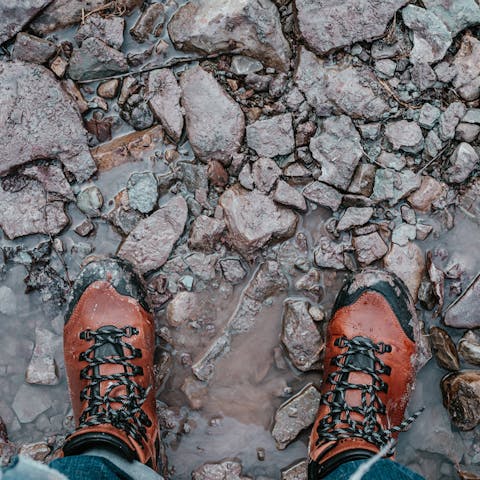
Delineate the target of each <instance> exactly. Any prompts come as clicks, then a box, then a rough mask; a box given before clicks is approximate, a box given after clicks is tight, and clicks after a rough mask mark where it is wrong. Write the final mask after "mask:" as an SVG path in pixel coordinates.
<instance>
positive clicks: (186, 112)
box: [0, 0, 480, 480]
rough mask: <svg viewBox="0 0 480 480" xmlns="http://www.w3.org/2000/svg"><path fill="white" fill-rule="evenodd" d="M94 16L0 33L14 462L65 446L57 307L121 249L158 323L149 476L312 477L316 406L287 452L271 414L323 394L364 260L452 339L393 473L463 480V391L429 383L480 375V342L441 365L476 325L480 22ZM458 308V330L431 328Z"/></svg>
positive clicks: (419, 16) (275, 8)
mask: <svg viewBox="0 0 480 480" xmlns="http://www.w3.org/2000/svg"><path fill="white" fill-rule="evenodd" d="M27 3H28V2H27ZM39 3H40V2H39ZM48 3H50V2H48V1H46V2H45V5H44V6H46V5H47V4H48ZM64 3H65V4H68V2H64ZM93 3H94V4H95V5H93V6H92V5H89V7H88V8H87V7H86V6H85V5H84V6H83V7H84V8H85V9H84V11H83V14H82V10H81V9H80V10H78V9H77V10H78V11H77V13H76V14H74V11H75V8H73V7H74V4H75V5H77V4H82V2H71V5H70V7H71V8H70V9H69V10H68V11H67V12H65V11H62V10H61V2H58V1H57V0H54V1H53V3H51V5H50V6H49V7H47V8H48V9H50V10H49V12H50V14H51V13H52V12H53V17H50V18H53V20H51V24H48V22H46V20H45V18H47V17H42V14H41V13H40V14H39V15H38V16H37V17H36V18H35V19H34V20H33V22H31V23H29V18H27V17H28V15H30V13H28V12H25V11H20V9H19V11H18V12H17V14H18V17H19V18H20V19H21V20H19V19H18V18H16V19H15V21H13V23H14V24H15V25H17V27H16V30H15V32H13V33H12V31H11V30H9V32H10V33H8V34H5V33H4V31H6V30H5V29H4V26H3V25H2V21H1V18H0V42H4V43H3V46H2V47H1V57H0V135H1V136H2V139H3V140H2V141H0V155H2V156H3V157H4V158H5V159H6V160H5V161H3V160H2V162H3V163H2V162H0V163H1V165H0V167H1V168H0V175H1V176H2V179H1V183H0V186H1V188H0V206H1V210H2V212H1V213H0V225H1V227H2V229H3V232H4V234H3V237H2V240H1V245H0V247H1V248H2V250H3V258H4V262H3V265H1V266H2V274H1V275H2V277H1V279H2V284H1V289H0V321H1V324H2V335H1V336H0V377H1V380H2V382H1V383H2V386H1V392H2V395H1V400H0V416H1V417H2V418H3V420H4V422H5V423H6V425H7V428H8V431H9V438H10V441H11V442H13V443H14V444H15V448H22V446H23V449H24V450H23V452H24V453H28V454H30V455H32V456H34V457H35V458H37V459H40V460H45V459H47V460H48V458H51V456H52V455H55V451H56V449H57V448H58V447H59V446H61V444H62V440H63V438H64V436H65V435H66V434H68V432H70V431H71V430H72V428H73V419H72V416H71V414H72V413H71V409H70V406H69V400H68V392H67V387H66V381H65V374H64V369H63V354H62V345H61V342H62V340H61V335H62V326H63V309H64V300H65V295H66V293H67V292H68V287H69V284H70V283H71V281H73V280H74V279H75V276H76V275H77V273H78V271H79V269H80V267H81V265H82V263H84V262H85V260H86V259H87V258H88V257H89V256H91V255H93V256H105V255H115V254H118V253H119V247H120V246H121V249H120V253H119V254H120V255H122V256H124V257H125V258H128V259H130V260H132V261H134V262H137V265H136V267H137V268H138V269H139V270H141V271H142V273H144V275H145V279H146V281H147V283H148V285H149V288H150V291H151V294H152V300H153V303H154V306H155V312H156V313H155V319H156V326H157V334H158V342H157V343H158V352H157V353H158V355H157V357H158V368H159V372H160V373H159V377H160V380H161V381H160V382H159V383H160V385H159V390H158V399H159V412H160V417H161V422H162V425H163V427H164V428H163V431H162V439H163V444H164V447H165V452H164V453H165V457H164V459H168V462H165V464H164V472H163V473H164V474H165V475H167V476H169V477H170V478H178V479H183V478H189V477H190V476H191V473H192V472H193V471H194V470H195V469H197V468H198V467H200V466H201V465H202V464H204V463H205V462H210V463H211V462H220V461H222V460H224V459H227V458H228V459H235V460H236V461H238V462H240V463H241V465H242V468H243V470H242V475H247V476H249V477H254V478H260V477H267V478H280V477H281V475H282V474H281V471H282V470H284V469H285V468H286V467H288V466H290V465H292V464H295V463H298V462H300V461H302V460H303V459H305V458H306V455H307V440H308V438H307V437H308V432H309V428H310V424H311V420H309V419H308V418H309V417H308V412H307V410H308V408H310V409H311V400H306V404H307V405H306V407H305V408H304V410H305V411H303V410H302V409H300V410H302V411H300V412H295V413H294V414H292V415H291V417H292V420H291V421H292V422H293V423H295V422H297V423H298V422H299V423H300V425H301V427H299V428H298V430H299V431H300V433H299V434H298V435H297V434H295V435H292V438H289V439H288V441H287V442H286V444H288V446H286V448H284V449H282V450H280V449H278V448H277V444H276V442H275V439H274V437H273V436H272V430H273V428H274V425H275V415H276V412H277V410H278V409H279V407H280V406H281V405H282V404H283V403H284V402H286V401H288V400H289V399H290V398H292V396H293V395H295V394H296V393H297V392H300V391H302V392H303V393H304V391H303V390H302V389H303V387H305V386H307V385H308V384H310V383H311V382H313V384H314V385H316V386H319V385H320V377H321V371H320V370H319V365H321V361H320V362H319V361H318V355H319V352H320V351H321V348H322V343H323V339H322V335H323V330H324V326H325V323H324V321H323V314H324V313H325V314H326V316H327V318H328V314H329V312H330V310H331V307H332V305H333V301H334V298H335V295H336V292H337V291H338V289H339V287H340V286H341V284H342V282H343V279H344V277H345V275H347V272H349V271H358V270H360V269H361V268H363V267H365V266H368V265H371V266H383V267H386V268H388V269H390V270H392V271H394V272H395V273H397V274H398V275H400V276H401V277H402V279H403V280H404V281H405V282H406V283H407V284H408V286H409V288H410V290H411V292H412V294H413V295H414V296H415V297H416V299H418V302H417V307H418V313H419V318H420V320H421V321H422V322H423V325H424V331H425V334H426V335H427V337H428V338H429V340H430V337H429V336H428V332H429V330H430V327H432V326H440V327H441V328H442V329H444V330H445V331H447V332H448V333H449V334H450V335H451V337H452V339H453V342H454V343H453V344H449V343H448V342H447V343H445V344H443V346H441V347H440V352H437V356H438V357H440V359H441V358H445V357H446V358H447V359H451V358H452V357H453V358H454V360H453V364H452V363H451V362H450V363H448V362H447V364H443V367H448V368H441V367H440V366H439V365H438V364H437V362H436V360H435V359H434V358H432V360H430V361H429V363H428V364H427V365H426V366H425V367H424V368H423V369H422V370H421V371H420V373H419V376H418V381H417V386H416V390H415V392H414V395H413V398H412V400H411V403H410V406H409V409H408V410H409V412H413V411H416V410H418V409H419V408H421V407H423V406H425V407H426V409H425V411H424V413H423V414H422V415H421V416H420V418H419V419H418V420H417V421H416V423H415V424H414V425H413V426H412V428H411V430H410V431H409V432H407V433H404V434H402V435H401V436H400V440H399V443H398V450H397V459H398V461H400V462H402V463H404V464H406V465H408V466H409V467H411V468H412V469H414V470H415V471H417V472H419V473H421V474H422V475H423V476H425V478H426V479H427V480H434V479H435V480H437V479H451V478H480V477H467V476H464V477H458V474H457V470H458V469H460V470H462V469H463V470H471V471H473V470H474V469H475V467H476V465H477V464H478V463H480V457H479V456H478V455H479V452H480V446H479V445H480V444H479V442H478V439H477V437H478V433H477V430H476V429H475V428H471V427H472V426H473V427H475V426H476V424H477V423H479V422H480V416H479V414H478V411H480V410H479V409H477V408H476V406H477V405H478V406H480V387H478V385H480V383H479V382H478V381H477V383H475V380H476V377H475V378H473V380H472V379H471V378H470V379H469V380H468V381H467V380H466V381H465V382H466V384H467V387H466V388H465V389H464V390H462V391H460V392H453V391H452V398H453V399H454V400H457V403H455V402H453V401H452V402H450V403H448V402H447V403H448V405H447V407H449V408H448V409H447V408H445V407H444V405H443V398H442V391H441V389H440V382H441V379H442V377H443V376H444V375H445V374H446V373H447V371H448V370H452V371H457V370H459V369H469V370H471V372H473V373H472V374H473V375H480V373H479V372H478V371H477V370H475V368H476V367H475V365H479V364H480V346H479V345H480V341H479V343H478V344H476V343H475V342H473V349H474V350H475V348H477V349H478V350H477V351H478V353H477V354H476V355H477V356H475V354H474V355H473V358H469V361H470V363H467V362H466V361H465V359H464V357H462V356H460V361H459V360H458V357H457V360H456V363H455V356H456V351H455V345H456V344H458V342H459V341H460V339H461V338H462V336H463V335H464V334H465V332H466V331H467V330H473V331H474V332H475V328H478V327H480V321H479V320H478V314H477V313H476V312H478V309H477V308H476V307H478V305H479V297H478V287H477V286H476V284H473V285H470V282H471V281H472V280H474V279H475V278H476V276H477V274H478V272H479V271H480V256H479V255H478V249H479V240H478V239H479V238H480V223H479V218H480V217H479V213H480V204H479V200H478V199H479V194H480V187H479V182H478V171H479V168H478V167H479V156H478V153H479V152H478V134H479V132H480V108H479V106H480V104H479V100H478V86H477V85H478V84H480V83H478V84H477V83H476V82H480V69H478V70H477V67H476V65H477V64H478V61H477V56H478V55H480V53H479V51H480V47H478V45H477V44H480V43H479V40H477V36H478V34H477V33H478V32H477V30H476V29H477V25H478V24H480V9H479V8H478V5H477V4H476V3H475V2H473V0H472V1H468V0H462V1H461V2H459V4H460V3H461V4H462V8H463V12H468V15H467V16H465V15H463V13H462V12H461V11H460V10H461V9H460V10H459V11H457V10H456V9H452V10H451V11H447V13H445V10H444V9H442V8H443V7H442V5H443V4H444V3H445V2H442V1H441V0H435V1H434V0H430V1H429V2H424V3H425V5H423V4H422V5H420V6H418V5H413V4H412V5H410V6H408V7H406V8H405V9H403V10H399V8H400V7H401V6H403V5H406V4H407V3H408V2H398V4H396V5H394V4H395V2H384V4H383V5H382V7H381V8H380V11H378V12H376V14H374V13H372V5H374V4H375V2H372V1H369V0H358V1H356V2H352V3H355V4H358V5H357V6H358V8H360V7H361V8H360V10H357V11H362V12H363V13H362V15H363V16H364V17H363V21H362V28H361V29H358V28H357V27H358V25H356V22H355V21H352V22H351V24H350V25H349V26H348V28H346V29H344V30H342V29H340V30H339V31H336V30H335V29H333V30H332V29H328V28H326V27H325V25H324V24H323V20H322V19H323V18H327V19H328V18H333V19H335V24H337V23H339V24H341V21H340V19H341V18H342V16H345V17H346V18H351V15H352V13H351V12H348V11H346V12H345V11H343V10H342V8H341V6H337V7H338V8H333V7H332V6H328V5H327V3H328V2H323V1H320V0H318V2H316V3H315V2H313V5H316V6H314V7H311V8H313V11H310V12H309V11H308V8H309V7H308V5H307V4H308V2H305V1H304V0H297V1H295V2H289V1H288V0H287V1H285V0H279V1H278V2H276V3H271V2H270V1H268V0H265V1H263V2H256V1H251V2H250V1H248V0H243V1H242V2H233V1H232V2H231V1H226V2H224V4H222V6H220V5H219V2H215V1H214V0H202V1H201V2H198V5H197V3H196V2H176V3H175V2H174V1H166V2H158V3H152V2H150V3H149V2H145V4H142V2H141V1H137V2H135V1H127V0H124V1H120V2H108V3H107V2H102V1H97V2H96V3H95V2H93ZM400 3H401V5H400ZM140 4H142V5H140ZM184 4H187V7H186V9H185V8H184V9H182V8H181V7H182V5H184ZM2 5H3V4H2V2H1V0H0V13H1V12H2V8H4V7H3V6H2ZM159 5H160V7H159ZM192 5H193V6H192ZM195 5H196V7H195ZM194 7H195V8H194ZM424 7H425V8H424ZM89 8H90V9H91V8H94V9H96V11H95V12H93V13H91V14H89V13H88V12H89ZM196 8H197V10H196ZM55 12H56V13H55ZM33 15H35V14H34V13H32V16H33ZM82 15H83V16H82ZM349 15H350V17H349ZM172 16H173V19H172ZM139 18H141V21H140V22H138V20H139ZM353 18H356V17H353ZM372 18H373V20H372ZM425 18H427V19H428V21H427V20H425ZM120 19H122V20H124V21H125V24H124V25H120V27H119V26H118V25H116V22H118V21H119V20H120ZM199 19H201V20H202V21H199ZM312 19H315V20H312ZM24 24H25V25H26V26H24ZM167 25H168V28H167ZM431 25H433V27H432V26H431ZM2 28H3V30H2ZM132 28H133V32H134V33H133V34H131V33H129V32H130V31H131V29H132ZM325 28H326V29H325ZM322 29H324V31H325V32H327V33H328V34H327V33H325V35H324V36H323V37H322V36H321V38H319V37H318V36H317V35H316V33H315V32H317V31H322ZM430 29H431V30H430ZM469 29H470V30H469ZM16 32H20V33H18V34H17V36H16V37H15V36H14V35H15V33H16ZM22 32H23V33H22ZM119 32H120V33H119ZM121 32H124V34H123V33H121ZM25 33H28V35H29V36H28V37H26V36H25ZM2 35H4V36H2ZM22 35H24V37H23V38H22ZM30 35H32V37H30ZM33 35H35V36H33ZM377 38H378V40H374V39H377ZM422 39H426V40H425V41H422ZM44 40H48V42H44ZM22 42H25V43H26V45H27V48H26V49H24V50H22ZM49 42H50V43H49ZM82 42H83V43H82ZM174 44H175V45H174ZM120 45H121V46H120ZM422 48H423V50H422ZM477 50H479V51H477ZM243 54H244V55H249V57H243V56H242V55H243ZM419 58H420V59H421V61H419ZM23 61H25V63H23ZM38 65H44V67H39V66H38ZM63 67H65V68H63ZM67 67H68V68H67ZM160 67H167V68H162V69H161V70H160ZM47 70H51V71H53V72H54V73H55V76H54V75H53V74H50V73H48V74H47ZM138 72H143V73H138ZM159 72H160V73H159ZM99 78H101V79H103V80H102V81H99V80H96V79H99ZM117 80H118V82H117ZM36 82H38V83H36ZM62 89H64V90H66V91H67V92H69V93H68V94H66V93H64V90H62ZM72 93H73V95H74V97H73V98H74V99H73V98H72V97H71V96H69V95H71V94H72ZM37 106H38V108H36V107H37ZM34 107H35V108H34ZM399 122H402V123H399ZM84 127H85V128H86V129H87V130H88V133H85V132H84V130H83V129H84ZM52 132H55V133H54V134H52ZM72 132H76V133H75V136H73V133H72ZM79 132H80V133H79ZM130 134H132V135H131V136H129V137H126V138H125V137H124V136H125V135H130ZM112 139H113V142H114V143H109V142H111V141H112ZM115 142H116V143H115ZM24 145H28V146H30V147H31V148H30V147H29V148H30V149H29V148H20V147H22V146H24ZM72 159H73V160H72ZM95 169H98V171H97V172H96V173H93V171H94V170H95ZM136 174H137V175H136ZM138 174H142V175H140V176H139V175H138ZM132 175H133V176H132ZM99 192H100V193H99ZM122 192H123V193H122ZM100 194H101V195H100ZM184 200H185V201H184ZM185 202H186V203H185ZM169 209H173V211H174V212H175V215H174V217H175V219H174V220H172V219H171V218H170V217H169V215H168V213H166V212H169V211H170V210H169ZM183 215H184V217H185V219H183ZM146 222H147V223H148V222H151V225H153V227H154V228H153V231H157V232H158V231H160V232H167V236H166V237H156V236H155V235H151V236H150V237H148V236H147V237H145V233H144V232H145V231H148V229H146V227H145V225H146V224H147V223H146ZM132 231H134V233H133V234H132V233H131V232H132ZM151 231H152V230H150V232H151ZM139 238H140V240H138V239H139ZM122 242H123V243H122ZM139 252H143V254H144V255H143V256H142V255H140V253H139ZM429 255H430V257H429ZM429 258H431V259H432V260H431V261H429ZM425 262H426V263H425ZM432 262H433V267H432V265H431V263H432ZM462 292H467V294H466V295H463V296H462V297H461V299H460V300H459V301H458V302H457V303H458V305H459V306H460V307H462V308H463V309H464V310H465V311H466V312H467V314H466V315H459V314H456V309H455V308H454V307H452V308H450V309H449V308H448V306H449V305H450V304H452V302H453V301H455V300H456V299H457V298H459V296H460V295H461V294H462ZM468 292H473V294H469V293H468ZM287 300H288V302H289V303H288V304H289V305H291V304H293V305H294V306H296V307H297V308H298V309H299V310H294V311H295V312H298V311H300V312H304V313H303V317H302V318H303V320H304V322H305V323H303V324H301V325H302V326H301V327H300V330H301V329H302V328H304V329H306V330H308V328H310V329H311V330H309V331H310V332H312V331H315V334H316V335H318V339H317V337H316V336H315V335H310V336H308V335H307V337H308V338H310V343H309V344H308V345H307V346H305V352H306V353H305V352H300V353H301V354H302V355H304V356H303V357H302V356H301V355H300V354H299V353H298V351H295V350H294V349H293V350H291V349H289V347H288V345H292V344H293V343H294V341H295V339H294V338H293V337H294V335H295V334H298V335H299V336H301V334H302V331H300V332H294V333H293V334H292V333H291V332H290V333H288V334H284V335H283V336H282V325H284V324H285V322H286V321H287V320H286V317H287V315H286V313H285V312H286V310H287V308H286V307H285V302H286V301H287ZM440 301H443V303H444V307H443V309H442V308H440V311H438V312H437V311H436V308H437V305H438V304H439V302H440ZM291 302H293V303H291ZM305 302H308V303H307V304H305ZM305 305H307V307H305ZM302 308H303V310H302ZM457 309H458V308H457ZM448 312H450V313H448ZM294 315H295V314H294ZM298 315H300V316H301V314H298ZM445 321H446V322H447V323H448V324H449V326H446V325H445ZM455 327H458V328H455ZM283 328H284V329H285V327H283ZM303 333H304V332H303ZM222 339H223V340H225V342H226V344H227V347H226V348H225V349H222V350H221V352H220V353H215V352H214V350H212V348H213V347H214V346H218V345H219V340H222ZM452 345H453V347H452ZM212 352H213V353H212ZM209 353H210V355H209ZM440 361H441V360H440ZM459 375H461V374H459ZM469 386H470V387H471V388H470V390H469V389H468V387H469ZM444 396H445V392H444ZM301 398H304V397H302V395H301ZM462 402H464V403H462ZM469 402H470V403H469ZM455 405H457V406H455ZM458 405H460V406H458ZM462 408H463V410H462ZM452 413H453V414H456V415H460V418H457V420H456V421H455V422H452V421H451V416H450V415H451V414H452ZM467 420H468V421H469V422H470V427H469V431H462V430H461V428H463V427H462V425H464V424H465V422H466V421H467ZM462 422H463V423H462ZM277 423H280V422H277ZM286 427H289V420H288V418H287V421H286ZM276 428H280V427H279V426H278V425H277V427H276ZM463 430H465V428H463ZM280 443H281V442H280ZM25 445H27V446H26V447H25ZM12 451H13V450H12V449H10V450H8V449H6V448H4V449H3V450H2V452H3V460H4V461H6V460H7V457H8V454H9V453H12ZM301 472H302V471H301ZM284 476H286V477H287V478H291V479H292V480H293V477H292V476H291V475H290V476H289V475H287V474H284ZM206 478H209V477H208V475H207V477H206ZM300 478H305V476H304V472H303V473H302V474H301V475H300Z"/></svg>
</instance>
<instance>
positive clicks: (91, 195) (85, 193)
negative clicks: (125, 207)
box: [77, 186, 103, 216]
mask: <svg viewBox="0 0 480 480" xmlns="http://www.w3.org/2000/svg"><path fill="white" fill-rule="evenodd" d="M77 207H78V208H79V209H80V210H81V211H82V212H83V213H84V214H85V215H89V216H98V215H100V209H101V208H102V207H103V195H102V192H101V191H100V189H99V188H98V187H96V186H91V187H87V188H85V189H83V190H81V191H80V193H79V194H78V195H77Z"/></svg>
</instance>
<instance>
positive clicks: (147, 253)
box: [118, 195, 188, 273]
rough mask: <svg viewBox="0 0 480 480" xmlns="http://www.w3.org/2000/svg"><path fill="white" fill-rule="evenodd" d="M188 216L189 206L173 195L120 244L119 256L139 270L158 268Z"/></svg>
mask: <svg viewBox="0 0 480 480" xmlns="http://www.w3.org/2000/svg"><path fill="white" fill-rule="evenodd" d="M187 215H188V207H187V203H186V202H185V200H184V199H183V197H181V196H180V195H178V196H176V197H173V198H172V199H171V200H170V201H169V202H167V203H166V204H165V205H163V206H162V207H160V208H159V209H158V210H157V211H156V212H154V213H153V214H152V215H150V217H148V218H146V219H144V220H141V221H140V222H139V223H138V225H137V226H136V227H135V228H134V229H133V230H132V232H131V233H130V235H129V236H128V237H127V239H126V240H125V242H124V243H123V244H122V245H121V246H120V249H119V250H118V255H119V256H120V257H121V258H124V259H125V260H128V261H130V262H132V263H133V264H134V265H135V266H136V267H137V268H138V269H139V270H140V271H141V272H142V273H147V272H150V271H152V270H156V269H158V268H160V267H161V266H162V265H163V264H164V263H165V262H166V261H167V260H168V257H169V256H170V252H171V251H172V249H173V246H174V244H175V242H176V241H177V240H178V238H179V237H180V235H181V234H182V233H183V229H184V228H185V223H186V221H187Z"/></svg>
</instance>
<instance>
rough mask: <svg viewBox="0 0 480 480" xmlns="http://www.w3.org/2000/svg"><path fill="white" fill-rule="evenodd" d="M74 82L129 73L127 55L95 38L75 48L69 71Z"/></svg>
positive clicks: (88, 39)
mask: <svg viewBox="0 0 480 480" xmlns="http://www.w3.org/2000/svg"><path fill="white" fill-rule="evenodd" d="M68 72H69V74H70V77H71V78H72V79H73V80H92V79H94V78H102V77H107V76H109V75H116V74H119V73H125V72H128V64H127V59H126V57H125V55H124V54H123V53H122V52H119V51H118V50H115V49H114V48H112V47H109V46H108V45H107V44H106V43H105V42H102V40H99V39H98V38H95V37H90V38H87V39H86V40H84V41H83V42H82V46H81V47H80V48H74V50H73V54H72V57H71V58H70V67H69V69H68Z"/></svg>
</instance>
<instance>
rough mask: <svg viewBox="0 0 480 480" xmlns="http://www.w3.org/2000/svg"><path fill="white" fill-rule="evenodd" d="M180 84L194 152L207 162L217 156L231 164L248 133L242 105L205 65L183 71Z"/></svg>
mask: <svg viewBox="0 0 480 480" xmlns="http://www.w3.org/2000/svg"><path fill="white" fill-rule="evenodd" d="M180 85H181V88H182V92H183V106H184V108H185V119H186V124H187V134H188V138H189V140H190V144H191V145H192V148H193V151H194V152H195V154H196V155H197V157H199V158H200V159H201V160H203V161H207V160H212V159H213V160H219V161H222V162H225V163H229V161H230V159H231V157H232V155H234V154H235V153H236V152H237V151H238V149H239V148H240V144H241V142H242V139H243V135H244V132H245V118H244V116H243V112H242V110H241V108H240V107H239V105H238V104H237V103H236V102H235V101H233V99H232V98H231V97H229V96H228V95H227V94H226V93H225V91H224V90H223V88H222V87H221V86H220V85H219V84H218V82H217V81H216V80H215V78H214V77H213V75H211V74H210V73H207V72H206V71H205V70H203V69H202V68H201V67H194V68H191V69H189V70H187V71H186V72H185V73H183V75H182V77H181V80H180Z"/></svg>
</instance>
